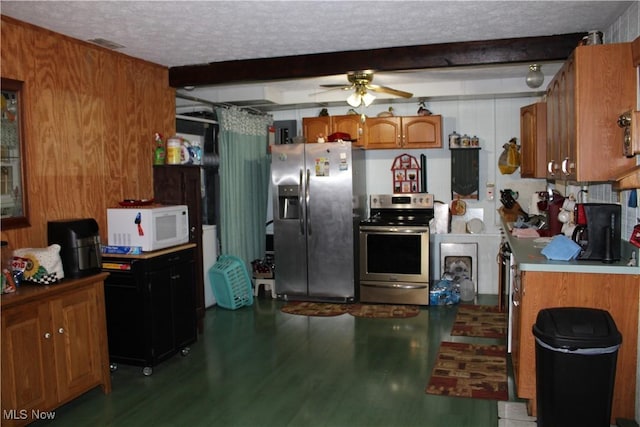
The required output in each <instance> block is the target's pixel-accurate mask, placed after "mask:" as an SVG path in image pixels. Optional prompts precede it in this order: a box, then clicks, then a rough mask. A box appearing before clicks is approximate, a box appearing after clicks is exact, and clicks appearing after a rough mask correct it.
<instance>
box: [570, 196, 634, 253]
mask: <svg viewBox="0 0 640 427" xmlns="http://www.w3.org/2000/svg"><path fill="white" fill-rule="evenodd" d="M621 212H622V209H621V207H620V205H616V204H611V203H576V207H575V212H574V215H575V223H576V228H575V230H574V232H573V241H574V242H576V243H577V244H578V245H580V248H581V251H580V255H578V259H579V260H593V261H602V262H606V263H611V262H615V261H619V260H620V215H621Z"/></svg>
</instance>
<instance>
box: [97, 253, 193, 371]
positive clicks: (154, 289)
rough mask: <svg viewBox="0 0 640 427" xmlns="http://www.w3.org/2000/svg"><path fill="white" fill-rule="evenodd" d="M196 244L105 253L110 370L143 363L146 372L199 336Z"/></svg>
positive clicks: (104, 269) (186, 351)
mask: <svg viewBox="0 0 640 427" xmlns="http://www.w3.org/2000/svg"><path fill="white" fill-rule="evenodd" d="M194 250H195V244H193V243H187V244H184V245H179V246H174V247H171V248H167V249H163V250H159V251H154V252H145V253H144V254H142V255H115V254H104V255H103V259H102V269H103V271H107V272H109V273H110V274H109V276H108V277H107V279H106V280H105V284H104V292H105V306H106V312H107V335H108V340H109V361H110V364H111V370H112V371H113V370H115V369H117V364H118V363H123V364H127V365H135V366H142V367H143V370H142V372H143V373H144V374H145V375H151V374H152V373H153V367H154V366H155V365H157V364H158V363H160V362H162V361H163V360H166V359H168V358H169V357H171V356H173V355H174V354H176V353H178V352H181V353H182V355H183V356H186V355H187V354H188V353H189V345H191V344H192V343H194V342H195V341H196V340H197V335H198V332H197V326H196V310H195V304H196V302H195V292H196V289H195V287H196V281H195V261H194V256H195V253H194Z"/></svg>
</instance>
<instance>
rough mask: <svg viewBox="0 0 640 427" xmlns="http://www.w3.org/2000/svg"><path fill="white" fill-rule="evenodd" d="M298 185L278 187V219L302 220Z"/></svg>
mask: <svg viewBox="0 0 640 427" xmlns="http://www.w3.org/2000/svg"><path fill="white" fill-rule="evenodd" d="M300 208H301V206H300V194H299V187H298V185H279V186H278V219H300Z"/></svg>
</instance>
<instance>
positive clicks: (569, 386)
mask: <svg viewBox="0 0 640 427" xmlns="http://www.w3.org/2000/svg"><path fill="white" fill-rule="evenodd" d="M533 335H534V336H535V338H536V398H537V412H538V415H537V417H538V421H537V424H538V427H558V426H562V427H572V426H575V427H590V426H593V427H609V425H610V418H611V404H612V400H613V385H614V382H615V374H616V362H617V359H618V348H619V347H620V343H621V342H622V335H621V334H620V332H619V331H618V328H617V327H616V324H615V322H614V321H613V318H612V317H611V315H610V314H609V312H607V311H605V310H598V309H591V308H580V307H562V308H549V309H544V310H540V312H539V313H538V317H537V319H536V324H535V325H534V326H533Z"/></svg>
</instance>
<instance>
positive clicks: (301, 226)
mask: <svg viewBox="0 0 640 427" xmlns="http://www.w3.org/2000/svg"><path fill="white" fill-rule="evenodd" d="M302 174H303V170H302V169H300V180H299V181H298V221H299V222H300V234H301V235H303V236H304V217H303V211H302Z"/></svg>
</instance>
